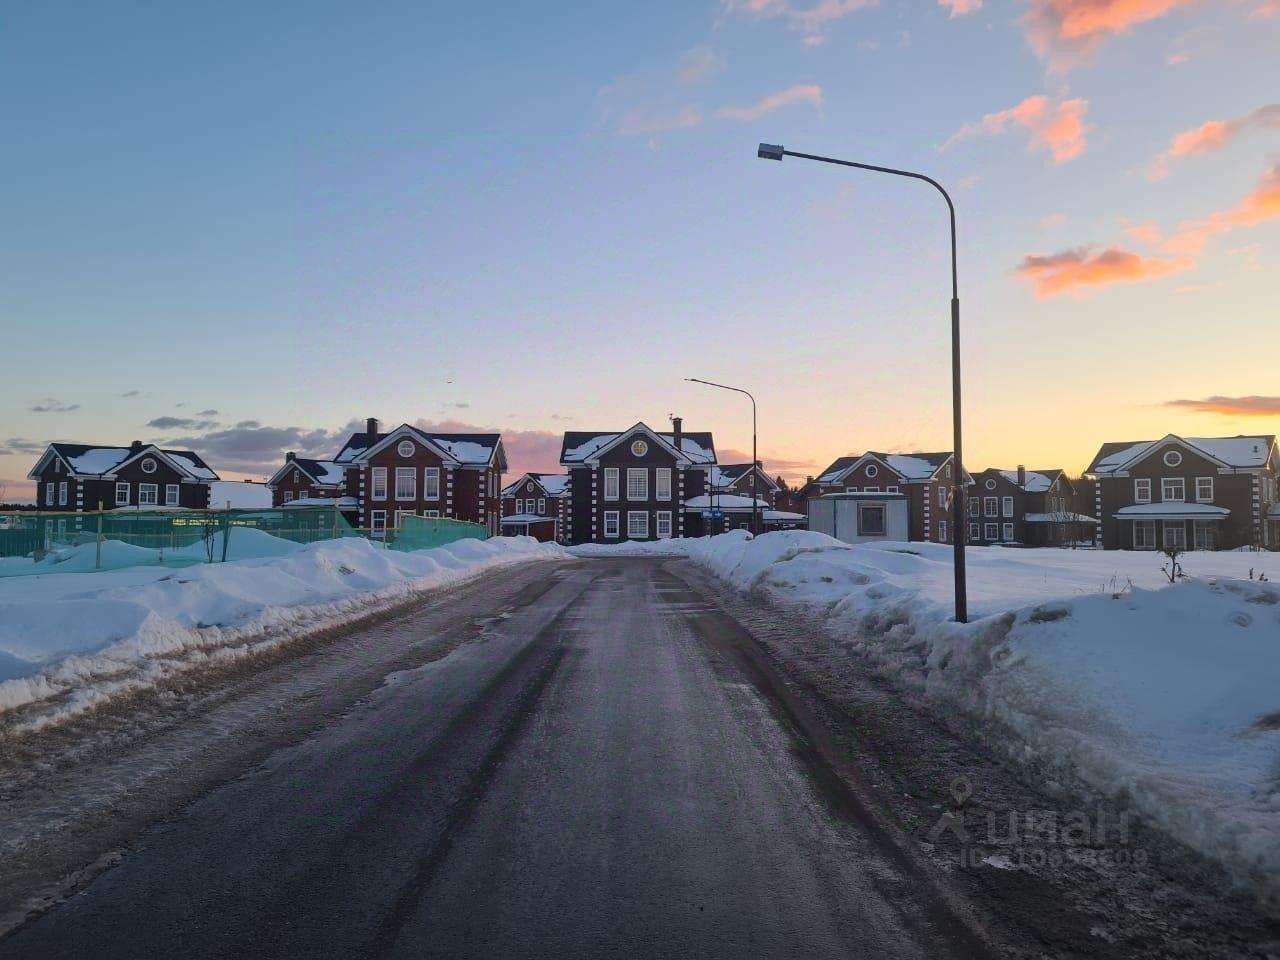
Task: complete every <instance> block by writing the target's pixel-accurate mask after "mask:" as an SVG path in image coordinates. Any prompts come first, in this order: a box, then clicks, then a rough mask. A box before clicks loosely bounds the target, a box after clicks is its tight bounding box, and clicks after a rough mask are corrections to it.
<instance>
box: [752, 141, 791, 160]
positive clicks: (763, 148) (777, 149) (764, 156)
mask: <svg viewBox="0 0 1280 960" xmlns="http://www.w3.org/2000/svg"><path fill="white" fill-rule="evenodd" d="M785 152H786V151H785V150H784V149H783V147H782V144H780V143H762V144H760V149H759V150H757V151H756V156H757V157H759V158H760V159H761V160H781V159H782V155H783V154H784V153H785Z"/></svg>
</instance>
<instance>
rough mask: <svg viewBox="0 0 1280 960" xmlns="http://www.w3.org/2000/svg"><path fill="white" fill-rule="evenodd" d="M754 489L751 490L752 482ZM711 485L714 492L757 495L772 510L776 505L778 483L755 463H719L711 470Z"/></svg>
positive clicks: (745, 495)
mask: <svg viewBox="0 0 1280 960" xmlns="http://www.w3.org/2000/svg"><path fill="white" fill-rule="evenodd" d="M753 483H754V484H755V490H754V492H753V490H752V484H753ZM711 486H712V490H713V491H714V492H715V493H723V494H729V495H731V496H739V497H752V496H755V497H758V498H759V499H761V500H763V501H765V502H766V503H767V504H768V505H769V509H770V510H772V509H774V508H775V507H776V506H777V497H778V489H779V487H778V483H777V481H776V480H774V479H773V478H772V477H771V476H769V474H767V473H766V472H765V471H764V468H763V467H762V466H761V465H760V463H759V461H757V462H756V463H721V464H717V465H716V467H715V469H714V470H712V471H711Z"/></svg>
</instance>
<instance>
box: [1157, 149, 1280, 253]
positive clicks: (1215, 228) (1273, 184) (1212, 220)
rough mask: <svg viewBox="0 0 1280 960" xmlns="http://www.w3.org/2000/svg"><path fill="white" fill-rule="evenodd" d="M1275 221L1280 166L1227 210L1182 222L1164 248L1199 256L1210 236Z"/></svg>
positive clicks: (1278, 215)
mask: <svg viewBox="0 0 1280 960" xmlns="http://www.w3.org/2000/svg"><path fill="white" fill-rule="evenodd" d="M1276 219H1280V163H1277V164H1275V165H1274V166H1273V167H1272V168H1271V169H1270V170H1268V171H1267V172H1266V173H1265V174H1264V175H1263V177H1262V180H1261V182H1259V184H1258V186H1257V187H1256V188H1255V189H1254V190H1253V191H1252V192H1251V193H1249V194H1247V195H1246V196H1245V197H1244V199H1243V200H1241V201H1240V202H1239V203H1238V204H1236V205H1235V206H1234V207H1232V208H1231V209H1230V210H1220V211H1218V212H1217V213H1211V214H1209V216H1207V217H1205V218H1204V219H1203V220H1188V221H1186V222H1184V223H1183V224H1182V225H1181V226H1180V227H1179V228H1178V232H1177V233H1175V234H1174V235H1173V236H1172V237H1170V238H1169V240H1168V241H1167V242H1166V243H1165V245H1164V249H1165V251H1166V252H1167V253H1175V254H1195V253H1199V252H1200V251H1201V250H1202V249H1204V245H1205V243H1206V242H1208V240H1209V238H1210V237H1213V236H1217V235H1218V234H1223V233H1230V232H1231V231H1232V230H1238V229H1240V228H1241V227H1256V226H1257V225H1258V224H1260V223H1266V222H1267V221H1268V220H1276Z"/></svg>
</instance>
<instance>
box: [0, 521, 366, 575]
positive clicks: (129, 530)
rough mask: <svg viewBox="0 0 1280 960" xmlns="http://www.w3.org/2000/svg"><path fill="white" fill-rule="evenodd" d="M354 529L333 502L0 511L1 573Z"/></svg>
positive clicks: (154, 560) (242, 555) (65, 568)
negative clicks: (279, 506)
mask: <svg viewBox="0 0 1280 960" xmlns="http://www.w3.org/2000/svg"><path fill="white" fill-rule="evenodd" d="M354 536H359V533H358V532H357V531H356V530H355V529H354V528H353V527H352V526H351V525H350V524H349V523H347V521H346V520H345V519H344V518H343V516H342V514H341V513H340V512H339V511H338V510H336V509H334V508H333V507H290V508H287V509H274V510H110V511H106V512H103V513H79V514H77V513H53V512H48V513H45V512H41V513H19V514H0V576H23V575H30V574H40V573H80V572H88V571H92V570H118V569H121V568H124V567H137V566H155V565H159V566H168V567H184V566H189V565H191V564H196V563H221V562H223V561H225V560H243V559H248V558H251V557H272V556H281V555H283V554H286V553H289V552H291V551H292V550H294V549H295V548H296V547H297V545H298V544H303V543H315V542H317V541H320V540H334V539H337V538H340V537H354Z"/></svg>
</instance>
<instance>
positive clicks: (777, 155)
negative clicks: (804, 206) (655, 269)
mask: <svg viewBox="0 0 1280 960" xmlns="http://www.w3.org/2000/svg"><path fill="white" fill-rule="evenodd" d="M756 156H757V157H759V158H760V159H761V160H781V159H782V158H783V157H796V158H798V159H800V160H817V161H818V162H820V163H834V164H836V165H837V166H841V167H857V168H858V169H859V170H870V171H872V172H873V173H891V174H893V175H894V176H895V177H908V178H910V179H912V180H922V181H924V182H925V183H927V184H929V185H930V186H931V187H933V188H934V189H936V190H937V191H938V192H939V193H940V194H942V199H943V200H945V201H947V212H948V214H950V217H951V429H952V432H953V443H954V446H953V449H952V451H951V461H952V462H951V469H952V472H953V475H954V477H955V480H954V482H953V483H952V486H951V509H952V515H951V526H952V528H953V533H952V541H953V543H954V549H955V591H956V620H957V621H959V622H960V623H964V622H965V621H967V620H968V619H969V599H968V589H967V587H966V585H965V568H964V541H965V532H966V528H965V522H966V520H965V509H964V501H965V489H964V466H963V459H962V457H961V451H960V284H959V281H958V280H957V279H956V207H955V204H954V203H952V202H951V195H950V194H948V193H947V191H946V190H944V189H943V188H942V184H940V183H939V182H938V181H937V180H934V179H933V178H932V177H926V176H925V175H924V174H923V173H914V172H912V171H910V170H895V169H894V168H893V167H877V166H874V165H873V164H870V163H854V162H853V161H852V160H837V159H835V158H834V157H820V156H817V155H816V154H812V153H796V152H795V151H794V150H788V149H786V148H785V147H783V146H781V145H780V144H776V143H762V144H760V147H759V149H758V150H757V151H756Z"/></svg>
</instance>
